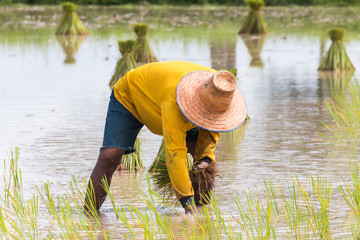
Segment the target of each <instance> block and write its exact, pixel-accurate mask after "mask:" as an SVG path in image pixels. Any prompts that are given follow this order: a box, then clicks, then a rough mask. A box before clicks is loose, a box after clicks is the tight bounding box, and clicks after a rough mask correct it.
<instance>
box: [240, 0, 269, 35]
mask: <svg viewBox="0 0 360 240" xmlns="http://www.w3.org/2000/svg"><path fill="white" fill-rule="evenodd" d="M246 4H247V5H248V6H249V14H248V16H247V17H246V19H245V21H244V23H243V24H242V26H241V28H240V30H239V34H267V33H268V30H267V26H266V23H265V21H264V19H263V16H262V14H261V9H262V8H263V7H264V5H265V3H264V1H263V0H246Z"/></svg>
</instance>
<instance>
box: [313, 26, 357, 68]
mask: <svg viewBox="0 0 360 240" xmlns="http://www.w3.org/2000/svg"><path fill="white" fill-rule="evenodd" d="M328 34H329V36H330V39H331V41H332V43H331V46H330V48H329V50H328V51H327V52H326V55H325V57H324V58H323V59H322V60H321V62H320V66H319V68H318V70H319V71H336V70H340V71H354V70H355V68H354V66H353V64H352V63H351V61H350V59H349V57H348V55H347V53H346V50H345V47H344V45H343V43H342V39H343V37H344V34H345V29H343V28H331V29H329V31H328Z"/></svg>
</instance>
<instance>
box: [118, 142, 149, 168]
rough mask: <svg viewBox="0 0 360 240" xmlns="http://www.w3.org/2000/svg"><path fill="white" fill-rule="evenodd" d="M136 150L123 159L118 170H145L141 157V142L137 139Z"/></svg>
mask: <svg viewBox="0 0 360 240" xmlns="http://www.w3.org/2000/svg"><path fill="white" fill-rule="evenodd" d="M134 148H135V149H136V151H135V152H133V153H130V154H126V155H123V157H122V159H121V165H119V167H118V168H117V170H119V171H121V170H129V171H133V170H135V171H138V170H141V169H144V168H145V165H144V163H143V162H142V161H141V157H140V151H141V149H140V140H139V138H136V140H135V144H134Z"/></svg>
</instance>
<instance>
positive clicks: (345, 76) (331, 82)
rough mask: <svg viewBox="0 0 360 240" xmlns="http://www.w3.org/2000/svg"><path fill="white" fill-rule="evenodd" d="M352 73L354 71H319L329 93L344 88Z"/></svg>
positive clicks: (337, 91) (341, 90) (338, 91)
mask: <svg viewBox="0 0 360 240" xmlns="http://www.w3.org/2000/svg"><path fill="white" fill-rule="evenodd" d="M353 75H354V71H319V77H320V79H321V80H322V81H323V83H325V85H326V89H327V91H328V92H329V93H330V95H332V94H335V93H340V92H343V91H344V90H346V88H347V87H348V84H349V82H350V80H351V78H352V76H353Z"/></svg>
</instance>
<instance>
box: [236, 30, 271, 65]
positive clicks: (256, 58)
mask: <svg viewBox="0 0 360 240" xmlns="http://www.w3.org/2000/svg"><path fill="white" fill-rule="evenodd" d="M240 36H241V38H242V40H243V41H244V43H245V45H246V48H247V49H248V52H249V53H250V55H251V61H250V66H251V67H263V66H264V63H263V61H262V59H261V56H260V55H261V50H262V48H263V46H264V44H265V41H266V38H267V36H266V35H258V36H253V35H244V34H241V35H240Z"/></svg>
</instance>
